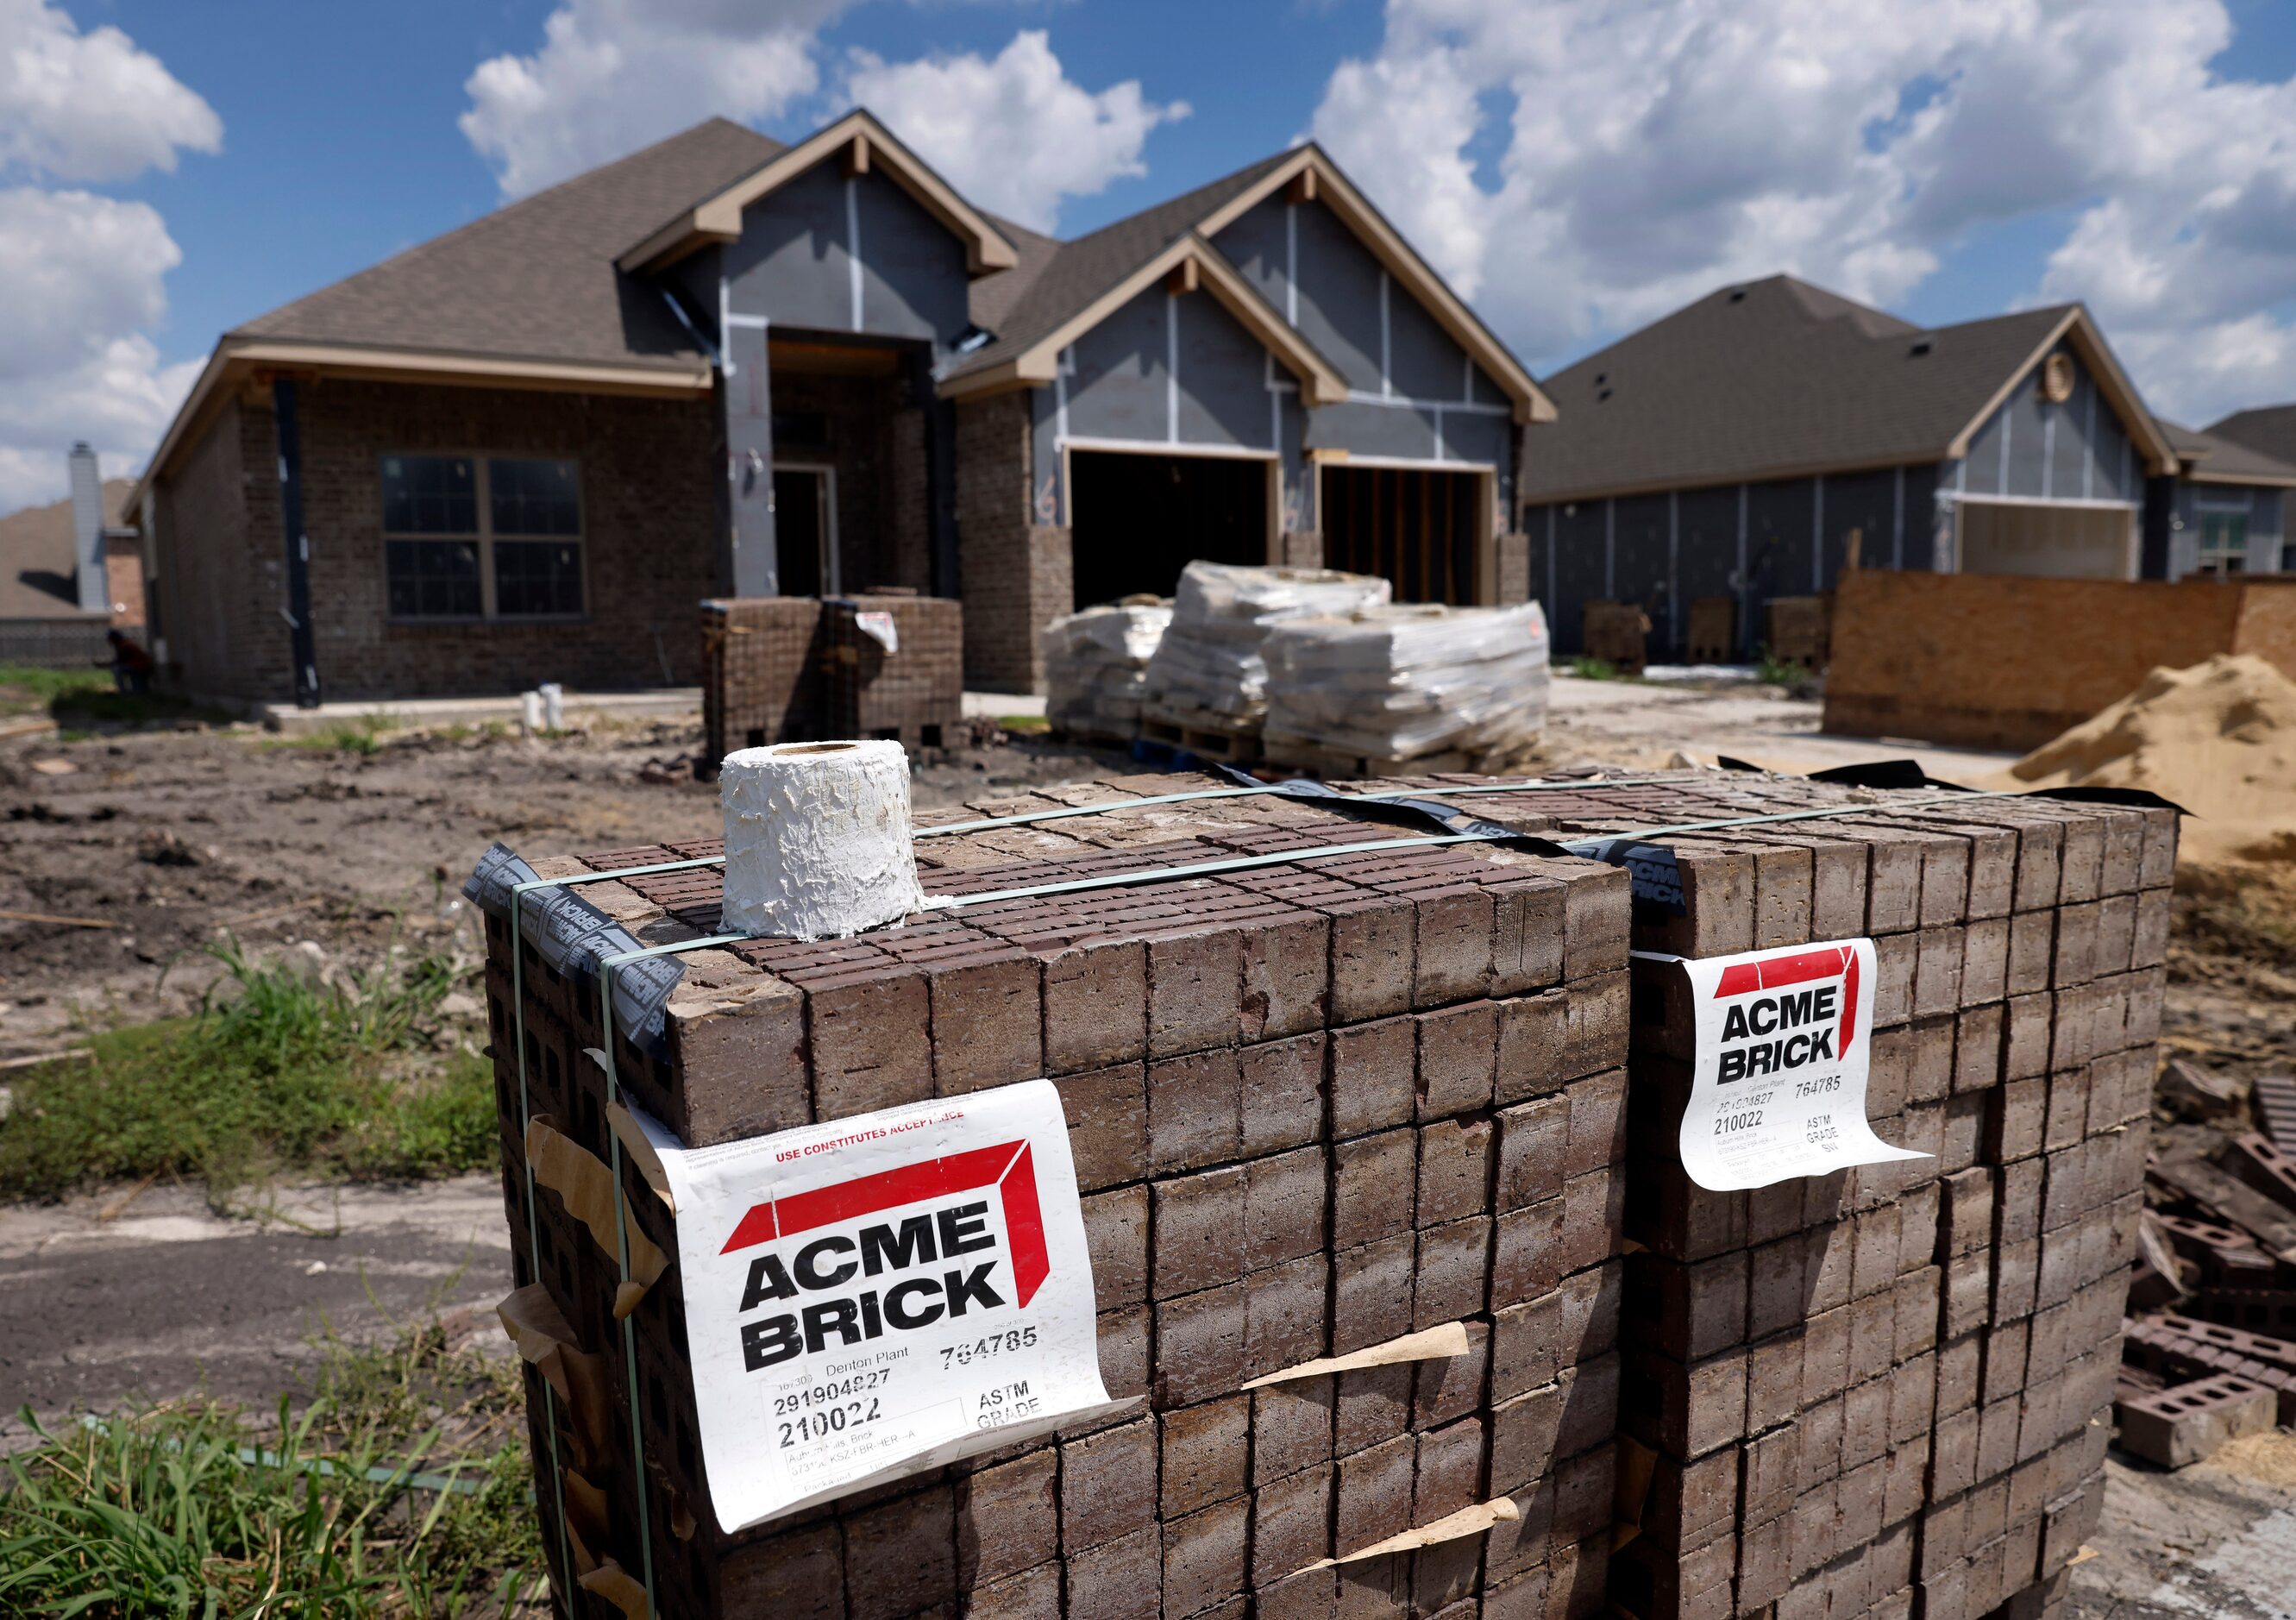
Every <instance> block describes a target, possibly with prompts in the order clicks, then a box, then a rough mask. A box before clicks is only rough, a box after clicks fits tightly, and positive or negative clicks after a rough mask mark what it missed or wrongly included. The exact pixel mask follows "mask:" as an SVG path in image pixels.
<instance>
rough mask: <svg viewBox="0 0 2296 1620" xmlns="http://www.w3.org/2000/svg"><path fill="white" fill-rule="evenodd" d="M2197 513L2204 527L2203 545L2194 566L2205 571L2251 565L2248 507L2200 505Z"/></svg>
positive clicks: (2241, 568) (2226, 570)
mask: <svg viewBox="0 0 2296 1620" xmlns="http://www.w3.org/2000/svg"><path fill="white" fill-rule="evenodd" d="M2193 517H2194V522H2195V523H2196V524H2197V525H2198V526H2199V529H2200V531H2201V532H2200V547H2199V549H2198V552H2197V554H2196V555H2195V557H2194V567H2195V568H2196V569H2197V570H2198V571H2199V572H2202V573H2204V574H2236V573H2244V572H2247V569H2248V507H2247V506H2246V505H2245V504H2243V505H2241V506H2218V505H2207V504H2203V505H2198V506H2195V507H2194V512H2193Z"/></svg>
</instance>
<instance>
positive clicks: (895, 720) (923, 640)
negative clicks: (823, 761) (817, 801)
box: [821, 596, 964, 753]
mask: <svg viewBox="0 0 2296 1620" xmlns="http://www.w3.org/2000/svg"><path fill="white" fill-rule="evenodd" d="M863 613H883V614H885V615H886V616H887V617H889V618H890V619H891V620H892V621H893V629H894V630H895V632H896V638H897V640H898V649H897V650H895V651H891V652H888V651H887V650H886V649H885V647H884V646H883V644H882V643H881V642H880V641H878V640H877V639H876V637H873V636H870V635H868V634H866V633H865V632H864V631H863V630H862V629H861V628H860V622H859V615H860V614H863ZM822 624H823V628H824V631H825V632H826V637H827V640H828V644H829V645H828V658H829V663H828V667H827V670H826V671H825V677H824V683H823V686H824V692H823V696H824V708H823V712H822V720H821V726H822V733H823V735H824V736H832V737H882V738H888V739H890V740H892V741H895V742H898V743H899V744H901V745H902V746H903V747H905V748H906V749H908V750H909V751H910V752H912V753H914V752H918V751H919V750H921V749H926V748H945V747H948V746H951V745H952V744H955V741H956V736H957V727H958V724H959V722H960V721H961V720H963V718H964V609H963V608H962V607H961V606H960V605H958V604H957V603H956V602H955V601H954V600H952V599H950V598H948V597H946V596H845V597H840V598H839V599H837V600H834V601H830V602H824V603H823V604H822Z"/></svg>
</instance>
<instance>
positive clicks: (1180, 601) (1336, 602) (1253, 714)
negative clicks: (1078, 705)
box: [1143, 563, 1390, 758]
mask: <svg viewBox="0 0 2296 1620" xmlns="http://www.w3.org/2000/svg"><path fill="white" fill-rule="evenodd" d="M1389 592H1390V588H1389V585H1388V582H1387V581H1386V580H1380V579H1374V578H1372V577H1371V576H1370V575H1367V574H1349V573H1337V572H1333V571H1331V570H1329V569H1320V568H1245V567H1241V566H1238V565H1235V564H1233V563H1189V564H1188V565H1187V567H1186V568H1185V569H1184V570H1183V571H1181V574H1180V586H1179V590H1178V592H1177V594H1176V595H1175V596H1174V597H1173V601H1172V621H1171V623H1170V624H1169V626H1168V627H1167V628H1166V629H1165V631H1164V637H1163V639H1162V640H1161V641H1160V642H1159V643H1158V644H1157V646H1156V653H1155V655H1154V656H1153V657H1152V658H1151V659H1150V660H1149V661H1148V690H1147V700H1146V706H1145V708H1144V711H1143V714H1144V719H1145V720H1146V721H1147V722H1148V723H1147V724H1146V725H1145V727H1144V729H1145V730H1146V732H1147V735H1149V736H1163V737H1164V739H1165V740H1167V741H1170V742H1175V743H1178V744H1182V745H1184V746H1187V747H1190V748H1193V749H1196V750H1197V751H1198V752H1205V753H1208V754H1211V755H1213V756H1214V757H1221V758H1226V757H1230V756H1231V755H1248V754H1249V753H1251V752H1252V750H1253V748H1254V747H1255V746H1256V739H1257V737H1258V734H1259V723H1260V720H1261V718H1262V716H1264V715H1265V714H1266V713H1267V660H1266V658H1265V657H1264V656H1263V654H1262V650H1261V645H1260V644H1261V643H1262V642H1264V641H1265V640H1266V639H1267V632H1268V629H1269V628H1270V627H1272V626H1274V625H1276V624H1280V623H1283V621H1286V620H1291V619H1305V618H1312V617H1315V616H1317V615H1322V614H1345V613H1355V612H1357V611H1358V610H1359V609H1362V608H1366V607H1376V606H1378V605H1380V604H1382V603H1384V602H1386V601H1387V600H1388V596H1389ZM1222 739H1226V740H1227V741H1228V742H1229V743H1230V744H1234V746H1231V747H1229V748H1226V749H1223V748H1222V747H1221V745H1220V744H1221V742H1222Z"/></svg>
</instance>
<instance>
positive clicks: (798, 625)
mask: <svg viewBox="0 0 2296 1620" xmlns="http://www.w3.org/2000/svg"><path fill="white" fill-rule="evenodd" d="M820 640H821V604H820V603H819V602H818V601H816V599H814V598H813V597H810V596H745V597H741V598H738V599H736V598H726V599H720V600H716V601H707V602H704V603H703V604H701V732H702V752H703V754H704V756H705V757H706V758H707V759H708V761H709V763H710V764H712V765H713V766H714V765H715V764H716V762H717V761H719V760H722V759H724V758H725V757H726V755H727V754H729V753H731V752H734V750H735V749H736V748H758V747H762V746H764V745H765V744H768V743H782V742H802V741H806V740H808V739H809V738H810V736H812V732H811V729H810V728H811V727H812V725H813V723H814V720H815V717H816V715H818V713H819V712H820V709H821V695H820V689H821V662H822V654H821V648H820V646H819V643H820Z"/></svg>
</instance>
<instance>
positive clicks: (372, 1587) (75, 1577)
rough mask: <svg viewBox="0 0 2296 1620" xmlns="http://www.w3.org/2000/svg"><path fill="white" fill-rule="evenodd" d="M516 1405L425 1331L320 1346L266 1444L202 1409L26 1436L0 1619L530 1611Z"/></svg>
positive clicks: (282, 1405)
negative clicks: (30, 1441)
mask: <svg viewBox="0 0 2296 1620" xmlns="http://www.w3.org/2000/svg"><path fill="white" fill-rule="evenodd" d="M522 1400H523V1391H522V1389H521V1383H520V1378H519V1374H518V1370H517V1363H516V1362H515V1361H511V1360H509V1359H507V1358H501V1357H490V1356H487V1355H485V1354H483V1353H479V1352H475V1351H471V1350H463V1351H455V1350H450V1349H449V1348H448V1347H447V1336H446V1334H445V1333H444V1331H443V1330H442V1329H441V1328H439V1325H438V1324H437V1323H435V1322H433V1323H431V1324H430V1325H428V1326H425V1327H422V1328H416V1329H414V1331H412V1332H409V1333H407V1334H406V1335H404V1336H401V1337H400V1338H399V1339H398V1341H397V1342H396V1343H393V1344H389V1345H374V1346H353V1345H345V1344H343V1343H341V1342H340V1341H339V1340H334V1339H332V1338H330V1339H327V1340H324V1341H322V1343H321V1345H320V1356H319V1361H318V1364H317V1367H316V1370H315V1372H314V1374H313V1375H312V1377H310V1379H309V1383H308V1387H307V1390H305V1391H304V1392H302V1400H301V1401H300V1402H297V1401H295V1400H293V1399H291V1398H289V1397H283V1398H282V1399H281V1401H280V1402H279V1407H278V1413H277V1423H276V1427H272V1426H270V1425H267V1424H258V1422H256V1421H255V1420H254V1419H252V1417H251V1416H250V1414H249V1413H247V1412H246V1411H244V1410H242V1409H240V1408H238V1407H235V1406H232V1405H230V1404H227V1403H225V1402H215V1401H209V1400H206V1399H204V1398H194V1399H193V1400H189V1401H181V1402H165V1403H161V1404H158V1405H145V1406H139V1407H135V1408H131V1409H128V1410H121V1411H118V1412H114V1413H111V1414H109V1415H106V1416H104V1417H102V1419H96V1420H93V1421H88V1420H80V1421H65V1422H61V1423H59V1424H57V1425H55V1426H53V1427H46V1428H41V1427H39V1426H38V1425H37V1423H35V1424H34V1427H35V1428H36V1430H37V1432H38V1434H39V1436H40V1438H39V1440H38V1442H37V1444H35V1445H34V1446H33V1447H31V1448H30V1449H29V1450H28V1451H21V1452H19V1453H17V1454H16V1455H15V1456H13V1457H12V1458H10V1459H8V1460H6V1462H5V1464H4V1465H0V1466H4V1477H0V1612H5V1613H8V1614H12V1615H27V1616H32V1615H41V1616H70V1615H81V1614H86V1615H101V1616H114V1617H117V1620H144V1617H146V1616H150V1617H152V1620H158V1617H159V1616H186V1615H202V1616H279V1617H282V1620H284V1617H285V1616H316V1615H329V1616H348V1617H350V1620H364V1617H365V1616H471V1617H473V1620H475V1617H476V1616H508V1615H512V1614H521V1613H529V1612H541V1610H542V1609H546V1607H547V1605H546V1600H545V1602H544V1603H543V1604H542V1605H541V1606H540V1608H535V1607H533V1606H532V1603H531V1600H532V1599H534V1598H535V1597H536V1596H537V1591H536V1586H537V1581H538V1580H539V1578H540V1574H541V1571H542V1568H543V1563H542V1549H541V1545H540V1542H539V1539H538V1536H537V1529H536V1516H535V1512H534V1509H533V1507H532V1505H531V1503H530V1502H529V1501H528V1491H529V1480H530V1475H529V1468H528V1462H527V1453H526V1443H525V1422H524V1419H523V1417H522V1415H521V1407H522ZM298 1404H299V1405H300V1410H297V1406H298ZM24 1416H25V1419H26V1420H27V1421H28V1422H29V1421H31V1414H30V1413H29V1411H28V1412H26V1413H25V1414H24ZM440 1486H444V1487H445V1488H443V1489H442V1488H439V1487H440ZM457 1487H460V1488H457Z"/></svg>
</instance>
